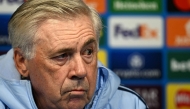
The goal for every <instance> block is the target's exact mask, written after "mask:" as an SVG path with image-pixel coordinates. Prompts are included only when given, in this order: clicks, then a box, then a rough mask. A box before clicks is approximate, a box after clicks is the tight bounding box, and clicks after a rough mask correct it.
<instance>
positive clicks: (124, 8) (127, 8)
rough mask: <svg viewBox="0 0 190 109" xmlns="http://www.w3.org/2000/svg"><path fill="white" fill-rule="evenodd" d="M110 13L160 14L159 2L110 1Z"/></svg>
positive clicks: (148, 0)
mask: <svg viewBox="0 0 190 109" xmlns="http://www.w3.org/2000/svg"><path fill="white" fill-rule="evenodd" d="M111 11H112V12H161V0H111Z"/></svg>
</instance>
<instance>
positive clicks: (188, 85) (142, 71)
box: [0, 0, 190, 109]
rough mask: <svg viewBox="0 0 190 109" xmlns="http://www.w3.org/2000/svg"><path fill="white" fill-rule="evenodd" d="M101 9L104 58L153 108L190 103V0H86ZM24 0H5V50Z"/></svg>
mask: <svg viewBox="0 0 190 109" xmlns="http://www.w3.org/2000/svg"><path fill="white" fill-rule="evenodd" d="M84 1H85V2H86V3H87V4H88V5H90V6H92V7H94V8H96V9H97V10H98V12H99V13H100V15H101V18H102V21H103V24H104V28H103V31H102V33H101V37H100V51H99V54H98V58H99V60H100V61H101V62H102V63H103V64H104V65H105V66H107V67H109V68H110V69H111V70H113V71H114V72H115V73H116V74H117V75H119V76H120V77H121V81H122V84H123V85H125V86H127V87H130V88H131V89H133V90H135V91H136V92H137V93H139V94H140V95H141V96H142V97H143V98H144V99H145V101H146V102H147V104H148V105H149V107H150V109H190V1H189V0H84ZM23 2H24V0H0V54H4V53H6V52H7V51H8V50H9V49H10V48H11V46H10V42H9V40H8V33H7V24H8V21H9V19H10V17H11V14H12V13H13V12H14V11H15V10H16V8H17V7H18V6H19V5H21V4H22V3H23Z"/></svg>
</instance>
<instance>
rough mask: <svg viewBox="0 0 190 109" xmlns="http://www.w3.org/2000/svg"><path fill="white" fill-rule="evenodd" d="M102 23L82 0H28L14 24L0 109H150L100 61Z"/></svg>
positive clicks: (3, 64) (2, 64)
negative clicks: (98, 55) (99, 43)
mask: <svg viewBox="0 0 190 109" xmlns="http://www.w3.org/2000/svg"><path fill="white" fill-rule="evenodd" d="M101 27H102V24H101V20H100V18H99V16H98V14H97V13H96V11H94V10H93V9H91V8H89V7H88V6H86V5H85V4H84V3H83V2H82V1H80V0H29V1H27V2H25V3H24V4H23V5H21V6H20V7H19V8H18V9H17V11H16V12H15V13H14V14H13V16H12V17H11V19H10V22H9V27H8V30H9V36H10V40H11V43H12V47H13V49H11V50H10V51H9V52H8V53H7V54H6V55H4V56H3V57H1V58H0V59H1V60H0V109H9V108H10V109H37V108H38V109H146V108H147V106H146V105H145V103H144V102H143V100H142V99H141V98H140V97H139V96H138V95H137V94H136V93H135V92H133V91H131V90H130V89H127V88H124V87H122V86H119V84H120V79H119V78H118V77H117V76H116V75H115V74H114V73H113V72H111V71H110V70H108V69H107V68H105V67H104V66H102V65H101V64H100V63H99V64H98V61H97V52H98V40H99V34H100V31H101Z"/></svg>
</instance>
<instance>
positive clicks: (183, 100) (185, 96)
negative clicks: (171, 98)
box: [176, 89, 190, 108]
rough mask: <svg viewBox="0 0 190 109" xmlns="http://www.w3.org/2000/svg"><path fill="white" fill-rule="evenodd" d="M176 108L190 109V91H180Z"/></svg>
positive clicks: (177, 95)
mask: <svg viewBox="0 0 190 109" xmlns="http://www.w3.org/2000/svg"><path fill="white" fill-rule="evenodd" d="M176 106H177V107H178V108H182V107H189V108H190V90H186V89H180V90H179V91H177V94H176Z"/></svg>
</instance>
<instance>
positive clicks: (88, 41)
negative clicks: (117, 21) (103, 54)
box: [83, 38, 97, 47]
mask: <svg viewBox="0 0 190 109" xmlns="http://www.w3.org/2000/svg"><path fill="white" fill-rule="evenodd" d="M91 43H95V44H96V45H97V43H96V40H95V39H94V38H90V39H88V40H87V41H86V42H84V44H83V47H85V46H87V45H89V44H91Z"/></svg>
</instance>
